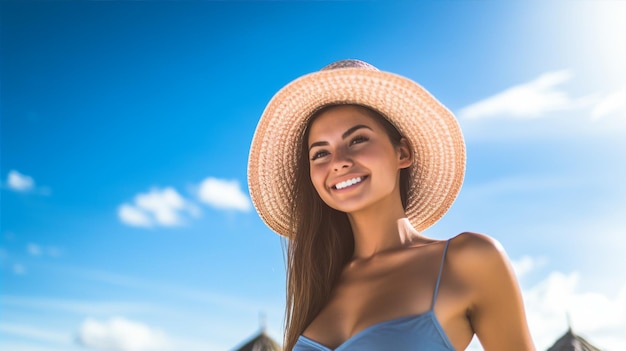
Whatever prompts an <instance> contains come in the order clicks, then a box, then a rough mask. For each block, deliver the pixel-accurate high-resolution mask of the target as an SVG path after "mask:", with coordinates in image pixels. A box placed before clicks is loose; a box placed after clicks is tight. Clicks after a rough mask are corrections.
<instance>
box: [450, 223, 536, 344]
mask: <svg viewBox="0 0 626 351" xmlns="http://www.w3.org/2000/svg"><path fill="white" fill-rule="evenodd" d="M447 257H448V262H450V265H451V266H452V271H453V273H454V274H456V276H457V277H458V278H459V279H460V280H461V281H462V282H463V283H465V286H466V287H467V288H468V297H469V299H468V301H467V302H468V305H467V310H466V311H467V316H468V317H469V319H470V324H471V326H472V328H473V330H474V332H475V333H476V335H477V336H478V338H479V339H480V341H481V344H482V345H483V348H484V350H486V351H487V350H489V351H491V350H504V349H506V350H524V351H526V350H534V346H533V344H532V339H531V337H530V333H529V331H528V326H527V322H526V316H525V313H524V306H523V300H522V296H521V292H520V289H519V286H518V283H517V279H516V278H515V273H514V272H513V268H512V266H511V264H510V262H509V259H508V257H507V255H506V252H505V251H504V248H503V247H502V245H501V244H500V243H499V242H498V241H497V240H496V239H494V238H492V237H490V236H487V235H484V234H478V233H462V234H459V235H458V236H456V237H454V238H453V239H451V241H450V246H449V248H448V256H447ZM512 345H515V346H514V347H512Z"/></svg>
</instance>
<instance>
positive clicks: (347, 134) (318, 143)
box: [309, 124, 372, 150]
mask: <svg viewBox="0 0 626 351" xmlns="http://www.w3.org/2000/svg"><path fill="white" fill-rule="evenodd" d="M361 128H367V129H369V130H372V128H370V127H368V126H366V125H365V124H357V125H355V126H354V127H351V128H350V129H348V130H346V131H345V132H344V133H343V134H341V139H345V138H347V137H349V136H350V135H351V134H352V133H354V132H356V131H357V130H359V129H361ZM324 145H328V142H327V141H316V142H314V143H313V144H311V146H309V150H311V149H312V148H314V147H316V146H324Z"/></svg>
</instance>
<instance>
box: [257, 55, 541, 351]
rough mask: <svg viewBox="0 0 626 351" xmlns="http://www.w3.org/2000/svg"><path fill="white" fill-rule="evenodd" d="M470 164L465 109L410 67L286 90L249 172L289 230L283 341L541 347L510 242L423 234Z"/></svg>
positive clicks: (431, 349) (316, 80)
mask: <svg viewBox="0 0 626 351" xmlns="http://www.w3.org/2000/svg"><path fill="white" fill-rule="evenodd" d="M464 173H465V145H464V142H463V137H462V135H461V131H460V129H459V126H458V124H457V122H456V119H455V118H454V116H453V115H452V113H450V112H449V111H448V110H447V109H446V108H445V107H444V106H443V105H441V104H440V103H439V102H438V101H437V100H436V99H435V98H433V97H432V96H431V95H430V94H429V93H428V92H427V91H426V90H424V89H423V88H422V87H421V86H419V85H418V84H416V83H415V82H413V81H411V80H409V79H407V78H404V77H401V76H398V75H395V74H392V73H388V72H382V71H379V70H378V69H376V68H375V67H373V66H371V65H369V64H367V63H365V62H362V61H356V60H346V61H339V62H336V63H334V64H331V65H329V66H327V67H325V68H324V69H322V70H321V71H320V72H316V73H312V74H309V75H306V76H304V77H301V78H299V79H297V80H295V81H294V82H292V83H290V84H288V85H287V86H286V87H284V88H283V89H282V90H281V91H279V92H278V93H277V94H276V95H275V96H274V98H273V99H272V100H271V101H270V103H269V104H268V106H267V108H266V110H265V112H264V113H263V115H262V117H261V120H260V121H259V124H258V126H257V130H256V132H255V135H254V138H253V141H252V146H251V150H250V159H249V164H248V181H249V188H250V193H251V196H252V200H253V203H254V205H255V208H256V209H257V212H258V213H259V215H260V216H261V218H262V219H263V220H264V221H265V223H266V224H267V225H268V226H269V227H270V228H271V229H273V230H274V231H276V232H277V233H278V234H280V235H283V236H285V237H287V238H288V263H287V310H286V331H285V340H284V348H285V350H287V351H292V350H294V351H330V350H345V351H350V350H365V351H376V350H397V351H408V350H428V351H436V350H446V351H450V350H463V349H465V348H466V347H467V346H468V344H469V343H470V341H471V339H472V337H473V335H474V334H476V335H477V336H478V338H479V340H480V341H481V343H482V344H483V347H484V349H485V350H487V351H492V350H520V351H521V350H524V351H526V350H533V349H534V347H533V345H532V341H531V338H530V336H529V332H528V328H527V325H526V317H525V314H524V307H523V303H522V299H521V295H520V292H519V288H518V285H517V282H516V280H515V278H514V276H513V272H512V269H511V266H510V264H509V262H508V259H507V257H506V254H505V253H504V250H503V249H502V247H501V246H500V245H499V244H498V242H497V241H495V240H494V239H491V238H490V237H488V236H485V235H481V234H475V233H463V234H460V235H457V236H455V237H453V238H451V239H448V240H435V239H431V238H428V237H426V236H424V235H423V234H422V231H424V230H425V229H427V228H428V227H430V226H431V225H432V224H434V223H435V222H437V221H438V220H439V219H440V218H441V217H442V216H443V215H444V214H445V213H446V211H447V210H448V208H450V206H451V205H452V203H453V201H454V199H455V198H456V196H457V194H458V192H459V189H460V187H461V183H462V181H463V176H464Z"/></svg>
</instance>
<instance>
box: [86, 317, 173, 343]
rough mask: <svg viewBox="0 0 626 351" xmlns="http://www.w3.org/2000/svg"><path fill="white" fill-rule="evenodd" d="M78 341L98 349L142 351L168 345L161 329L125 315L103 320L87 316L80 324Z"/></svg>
mask: <svg viewBox="0 0 626 351" xmlns="http://www.w3.org/2000/svg"><path fill="white" fill-rule="evenodd" d="M77 341H78V343H79V344H81V345H83V346H85V347H88V348H92V349H96V350H118V351H142V350H158V349H163V348H164V347H166V346H167V341H166V337H165V334H163V333H162V332H161V331H159V330H156V329H153V328H151V327H149V326H147V325H145V324H142V323H139V322H134V321H130V320H128V319H125V318H123V317H114V318H111V319H109V320H108V321H103V322H100V321H97V320H95V319H93V318H87V319H86V320H85V321H84V322H83V324H82V325H81V326H80V329H79V331H78V336H77Z"/></svg>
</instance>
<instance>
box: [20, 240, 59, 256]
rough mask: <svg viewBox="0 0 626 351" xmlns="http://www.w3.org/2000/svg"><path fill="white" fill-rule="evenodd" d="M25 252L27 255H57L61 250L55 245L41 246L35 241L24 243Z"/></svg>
mask: <svg viewBox="0 0 626 351" xmlns="http://www.w3.org/2000/svg"><path fill="white" fill-rule="evenodd" d="M26 252H28V254H29V255H31V256H36V257H39V256H49V257H59V256H61V254H62V252H63V251H62V250H61V249H60V248H58V247H56V246H42V245H39V244H36V243H28V245H26Z"/></svg>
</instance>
